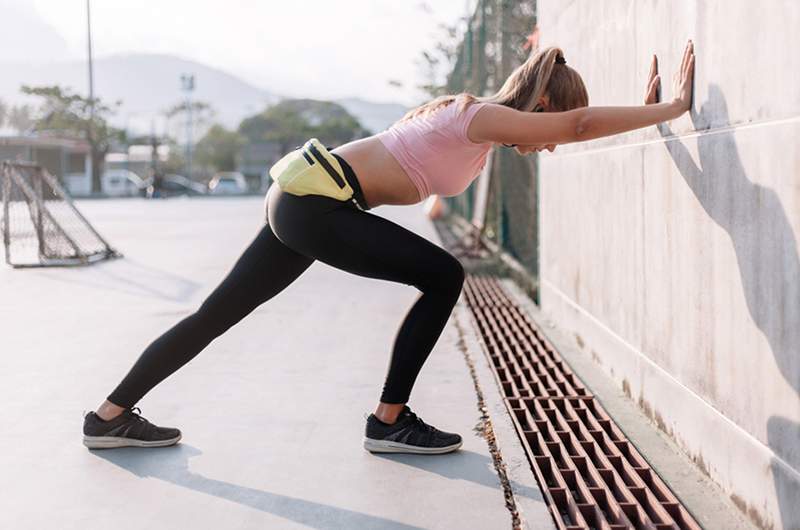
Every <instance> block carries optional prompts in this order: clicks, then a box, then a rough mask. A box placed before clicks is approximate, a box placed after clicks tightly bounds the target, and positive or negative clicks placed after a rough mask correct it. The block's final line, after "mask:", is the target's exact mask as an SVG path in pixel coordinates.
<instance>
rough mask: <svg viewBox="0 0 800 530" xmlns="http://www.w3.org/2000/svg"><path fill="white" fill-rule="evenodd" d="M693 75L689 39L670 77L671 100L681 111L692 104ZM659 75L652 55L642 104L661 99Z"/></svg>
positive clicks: (655, 60)
mask: <svg viewBox="0 0 800 530" xmlns="http://www.w3.org/2000/svg"><path fill="white" fill-rule="evenodd" d="M693 77H694V43H693V42H692V41H691V40H689V42H688V43H687V44H686V49H685V50H684V51H683V59H682V60H681V66H680V68H679V69H678V71H677V72H675V75H674V76H673V77H672V92H673V94H674V97H673V100H674V101H675V103H677V104H678V106H679V108H680V111H681V113H683V112H686V111H687V110H689V109H690V108H691V106H692V78H693ZM660 90H661V76H660V75H659V74H658V58H657V57H656V56H655V55H653V60H652V61H651V62H650V74H649V75H648V76H647V88H646V89H645V93H644V104H645V105H652V104H653V103H658V102H659V101H661V97H660Z"/></svg>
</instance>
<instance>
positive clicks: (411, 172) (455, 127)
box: [376, 101, 494, 200]
mask: <svg viewBox="0 0 800 530" xmlns="http://www.w3.org/2000/svg"><path fill="white" fill-rule="evenodd" d="M486 105H488V103H473V104H471V105H469V106H468V107H467V108H466V109H465V110H464V111H463V112H461V114H458V115H457V108H458V102H456V101H454V102H452V103H450V104H449V105H447V106H446V107H443V108H439V109H436V110H435V111H433V112H432V113H430V114H428V115H427V116H417V117H416V118H413V119H411V120H408V121H404V122H402V123H396V124H394V125H392V126H391V127H389V128H388V129H386V130H385V131H383V132H380V133H378V134H377V135H376V136H377V137H378V138H379V139H380V141H381V143H382V144H383V145H384V146H386V149H388V150H389V152H390V153H392V156H394V157H395V158H396V159H397V162H399V163H400V165H401V166H402V167H403V169H404V170H405V171H406V173H408V176H409V178H410V179H411V181H412V182H413V183H414V185H415V186H416V187H417V191H418V192H419V198H420V200H424V199H426V198H427V197H428V196H429V195H432V194H438V195H442V196H444V197H452V196H454V195H458V194H459V193H461V192H462V191H464V190H465V189H467V186H469V184H470V182H472V181H473V180H474V179H475V177H477V176H478V174H479V173H480V172H481V170H482V169H483V166H484V164H485V163H486V155H487V154H488V153H489V150H490V149H491V148H492V145H494V144H493V142H482V143H475V142H473V141H472V140H470V139H469V138H467V127H468V126H469V123H470V121H471V120H472V118H473V116H475V114H477V112H478V111H479V110H480V109H481V108H483V107H484V106H486Z"/></svg>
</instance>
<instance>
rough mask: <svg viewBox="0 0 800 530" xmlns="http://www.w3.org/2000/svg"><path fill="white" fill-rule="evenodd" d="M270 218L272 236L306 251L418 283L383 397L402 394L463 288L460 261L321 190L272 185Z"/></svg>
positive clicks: (349, 267) (398, 400)
mask: <svg viewBox="0 0 800 530" xmlns="http://www.w3.org/2000/svg"><path fill="white" fill-rule="evenodd" d="M269 220H270V224H271V225H272V227H273V229H274V230H275V233H276V234H277V236H278V237H279V238H280V239H281V240H282V241H284V242H285V243H286V244H287V245H288V246H290V247H292V248H294V249H295V250H297V251H298V252H301V253H302V254H304V255H308V256H314V258H316V259H318V260H320V261H322V262H325V263H327V264H329V265H332V266H334V267H337V268H339V269H342V270H345V271H347V272H351V273H353V274H358V275H360V276H366V277H369V278H378V279H383V280H389V281H394V282H400V283H405V284H408V285H413V286H414V287H416V288H417V289H419V290H420V291H421V293H420V295H419V296H418V298H417V300H416V301H415V302H414V304H413V305H412V307H411V308H410V310H409V311H408V313H407V314H406V317H405V319H404V320H403V323H402V324H401V325H400V328H399V330H398V332H397V336H396V339H395V342H394V347H393V350H392V358H391V362H390V364H389V370H388V373H387V376H386V381H385V384H384V387H383V392H382V394H381V398H380V400H381V402H383V403H386V404H402V403H405V402H407V401H408V398H409V394H410V393H411V388H412V387H413V385H414V381H415V380H416V377H417V375H418V374H419V371H420V369H421V368H422V365H423V363H424V362H425V360H426V359H427V357H428V355H429V354H430V352H431V350H432V349H433V346H434V344H435V343H436V341H437V339H438V338H439V335H440V334H441V332H442V329H443V328H444V326H445V324H446V322H447V320H448V318H449V316H450V313H451V311H452V309H453V306H454V305H455V303H456V300H458V297H459V295H460V293H461V287H462V284H463V282H464V269H463V267H462V265H461V263H460V262H459V261H458V259H456V258H455V257H454V256H452V255H451V254H450V253H448V252H447V251H446V250H444V249H443V248H441V247H439V246H437V245H435V244H434V243H431V242H430V241H428V240H427V239H425V238H423V237H421V236H419V235H417V234H415V233H413V232H411V231H409V230H407V229H405V228H403V227H402V226H400V225H398V224H396V223H393V222H391V221H389V220H387V219H384V218H383V217H379V216H377V215H374V214H372V213H369V212H364V211H360V210H358V209H356V208H354V207H350V206H349V205H347V204H345V205H343V203H340V202H339V201H335V200H333V199H328V198H326V197H311V196H304V197H297V196H293V195H290V194H286V193H282V192H281V193H276V194H274V195H273V196H272V197H271V201H270V203H269ZM399 408H401V407H398V410H399Z"/></svg>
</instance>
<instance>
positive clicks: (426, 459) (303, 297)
mask: <svg viewBox="0 0 800 530" xmlns="http://www.w3.org/2000/svg"><path fill="white" fill-rule="evenodd" d="M78 205H79V208H81V209H82V211H83V212H84V213H85V214H86V215H87V217H88V218H89V219H90V220H92V222H93V223H94V225H95V226H96V228H97V229H98V230H99V231H100V232H101V233H102V234H103V235H104V236H106V237H107V238H108V239H109V241H110V242H111V243H112V245H114V246H115V247H117V248H118V249H119V250H120V251H121V252H122V253H123V254H124V255H125V258H124V259H120V260H115V261H111V262H104V263H101V264H97V265H93V266H91V267H85V268H60V269H52V268H51V269H38V270H12V269H9V268H4V267H0V285H2V287H1V288H0V289H2V304H1V305H0V352H1V353H0V373H1V374H2V377H3V384H2V385H0V418H2V425H3V434H4V435H3V437H2V439H0V491H2V495H0V528H15V529H39V528H46V527H57V528H60V529H65V530H66V529H72V528H76V529H77V528H80V529H82V530H84V529H92V528H116V529H126V528H158V529H164V528H176V529H177V528H181V529H183V528H226V529H227V528H237V529H239V528H241V529H244V528H259V529H263V528H277V529H287V530H288V529H299V528H317V529H368V528H374V529H412V528H426V529H428V528H431V529H434V528H437V529H455V528H458V529H481V530H485V529H504V528H510V527H511V516H510V513H509V510H508V509H507V508H506V506H505V499H504V492H503V488H502V487H501V484H500V480H499V479H498V474H497V472H496V471H495V467H494V465H493V461H492V457H491V455H490V452H489V448H488V446H487V442H486V441H485V440H484V438H482V437H480V436H479V435H478V434H477V433H476V432H475V431H474V430H473V429H474V427H475V426H476V424H478V422H479V419H480V411H479V410H478V406H477V396H476V389H475V385H474V382H473V379H472V376H471V375H470V370H469V369H468V366H467V363H466V362H465V352H464V351H463V345H464V344H465V342H464V341H463V340H461V341H460V342H459V330H458V329H456V325H455V323H454V320H455V318H456V317H455V316H454V317H453V319H451V322H450V323H449V324H448V326H447V328H446V329H445V332H444V333H443V335H442V337H441V338H440V339H439V342H438V343H437V344H436V347H435V348H434V350H433V352H432V354H431V356H430V358H429V359H428V362H427V363H426V365H425V367H424V368H423V371H422V373H421V374H420V376H419V378H418V380H417V384H416V387H415V389H414V392H413V393H412V396H411V401H410V405H411V406H412V408H413V409H414V410H415V411H417V412H418V413H419V414H420V416H421V417H422V418H423V419H425V420H426V421H427V422H429V423H432V424H434V425H436V426H438V427H440V428H442V429H444V430H449V431H456V432H459V433H461V434H462V436H463V437H464V445H463V446H462V448H461V450H460V451H457V452H455V453H451V454H447V455H439V456H429V455H426V456H417V455H391V456H378V455H373V454H370V453H368V452H366V451H365V450H364V449H363V447H362V436H363V431H364V422H365V419H364V416H365V414H367V413H369V412H371V411H373V410H374V407H375V405H376V403H377V399H378V396H379V395H380V391H381V388H382V384H383V379H384V376H385V373H386V370H387V367H388V362H389V356H390V353H391V345H392V342H393V338H394V334H395V331H396V330H397V328H398V326H399V324H400V322H401V320H402V318H403V317H404V315H405V313H406V311H407V310H408V308H409V307H410V306H411V304H412V302H413V301H414V299H415V297H416V296H417V291H416V289H413V288H411V287H409V286H407V285H401V284H393V283H390V282H384V281H379V280H373V279H368V278H362V277H358V276H355V275H352V274H348V273H345V272H342V271H339V270H336V269H333V268H331V267H329V266H327V265H324V264H322V263H319V262H317V263H315V264H314V265H312V267H311V268H310V269H309V270H308V271H307V272H306V273H305V274H304V275H303V276H301V277H300V279H299V280H298V281H297V282H295V283H294V284H293V285H291V286H290V287H289V288H288V289H287V290H285V291H284V292H282V293H281V294H279V295H278V296H277V297H276V298H274V299H273V300H271V301H270V302H268V303H267V304H265V305H264V306H262V307H260V308H259V309H257V310H256V311H255V312H254V313H253V314H251V315H250V316H249V317H248V318H246V319H245V320H244V321H242V322H241V323H240V324H238V325H237V326H235V327H234V328H232V329H231V330H230V331H229V332H228V333H226V334H225V335H223V336H222V337H220V338H219V339H217V340H216V341H215V342H213V343H212V344H211V345H210V346H209V347H208V348H207V349H206V350H205V351H204V352H203V353H201V354H200V355H199V356H198V357H197V358H195V359H194V360H193V361H192V362H190V363H189V364H188V365H187V366H185V367H184V368H183V369H181V370H179V371H178V372H177V373H176V374H174V375H173V376H171V377H170V378H168V379H167V380H166V381H164V382H163V383H161V385H159V386H157V387H156V388H155V389H154V390H152V391H151V392H150V393H149V394H148V395H147V396H145V398H144V399H143V400H142V401H141V402H140V403H139V406H140V407H141V409H142V411H143V415H144V416H145V417H147V418H148V419H151V420H152V421H154V422H155V423H157V424H162V425H166V426H177V427H179V428H181V429H182V431H183V433H184V438H183V440H182V442H181V443H180V444H179V445H177V446H175V447H173V448H166V449H114V450H105V451H89V450H87V449H86V448H85V447H84V446H83V445H82V444H81V426H82V421H83V419H82V413H83V411H84V410H92V409H94V408H95V407H96V406H97V405H98V404H99V403H100V402H101V401H102V400H103V398H104V397H105V396H106V395H107V394H108V393H109V392H110V391H111V390H112V389H113V388H114V386H115V385H116V384H117V382H118V381H119V380H120V379H121V378H122V376H123V375H124V374H125V373H126V372H127V370H128V369H129V367H130V366H131V364H132V363H133V361H134V360H135V359H136V358H137V357H138V355H139V354H140V352H141V351H142V349H143V348H144V347H146V346H147V344H148V343H149V342H150V341H151V340H153V339H154V338H156V337H157V336H158V335H159V334H160V333H162V332H163V331H164V330H166V329H167V328H168V327H170V326H171V325H173V324H174V323H175V322H177V321H178V320H179V319H181V318H182V317H184V316H185V315H187V314H189V313H190V312H192V311H193V310H194V309H195V308H196V307H197V306H198V305H199V304H200V303H201V302H202V300H203V299H204V298H205V296H206V295H207V294H208V293H209V292H210V291H211V290H212V289H213V288H214V287H215V286H216V284H217V283H218V282H219V280H220V279H221V278H222V277H223V276H224V274H225V273H226V272H227V271H228V269H229V268H230V267H231V266H232V264H233V262H234V260H235V258H236V257H237V256H238V255H239V253H240V252H241V251H242V250H243V248H244V247H245V246H246V245H247V244H248V243H249V241H250V240H251V238H252V237H254V236H255V234H256V232H257V230H258V229H259V227H260V224H261V219H262V204H261V200H260V199H259V198H245V199H217V200H212V199H198V200H194V199H192V200H187V199H176V200H169V201H144V200H139V199H133V200H106V201H84V202H80V203H79V204H78ZM373 212H374V213H376V214H378V215H382V216H385V217H388V218H390V219H392V220H394V221H396V222H398V223H400V224H402V225H404V226H406V227H408V228H410V229H412V230H414V231H415V232H417V233H420V234H421V235H423V236H424V237H427V238H429V239H431V240H432V241H437V242H438V239H437V236H436V233H435V232H434V229H433V227H432V225H431V224H430V223H429V221H427V219H426V218H425V216H424V214H423V211H422V208H421V205H420V206H415V207H403V208H399V207H388V206H384V207H381V208H378V209H376V210H374V211H373ZM264 273H265V274H269V270H265V271H264ZM463 303H464V301H463V298H462V301H461V302H460V304H463ZM460 311H461V314H464V311H463V307H461V308H460ZM312 323H313V325H315V326H323V327H324V331H322V332H312V331H309V326H310V325H311V324H312ZM467 343H469V344H474V341H467ZM459 344H460V346H459ZM468 355H471V356H472V358H473V360H476V361H479V362H480V363H485V358H484V357H483V355H482V353H480V352H475V351H473V352H472V353H471V354H468ZM480 372H481V373H483V374H484V377H488V376H486V375H485V374H486V373H488V372H486V366H485V364H481V369H480ZM482 390H483V394H484V396H488V398H489V399H488V401H490V402H491V403H494V404H495V405H496V404H497V403H499V402H500V401H499V399H500V398H499V394H498V393H497V392H498V391H497V387H496V385H494V384H483V388H482ZM494 410H498V411H501V409H500V408H499V407H497V406H495V407H494ZM501 412H502V411H501ZM501 423H502V418H500V420H499V421H498V422H497V424H498V426H497V427H496V430H497V429H502V426H501ZM498 438H499V439H503V440H506V441H509V442H510V443H513V439H514V437H513V436H511V435H510V434H509V433H508V431H505V432H503V433H501V436H498ZM510 450H511V451H514V452H515V454H517V455H519V454H520V453H519V447H513V448H510ZM510 476H511V479H512V486H513V487H514V490H515V492H516V493H517V494H519V492H523V495H526V496H527V497H528V498H527V499H522V502H521V504H527V505H534V506H535V507H537V508H536V509H539V510H540V512H539V515H541V514H542V513H545V512H544V511H541V510H544V508H543V504H542V503H541V496H540V493H539V491H538V489H537V488H536V487H535V483H534V485H533V486H532V487H531V486H530V484H522V485H521V484H515V483H514V482H513V480H514V478H513V475H510ZM550 524H552V523H550ZM545 526H549V525H545Z"/></svg>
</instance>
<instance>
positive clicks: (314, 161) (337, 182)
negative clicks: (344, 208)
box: [269, 138, 361, 209]
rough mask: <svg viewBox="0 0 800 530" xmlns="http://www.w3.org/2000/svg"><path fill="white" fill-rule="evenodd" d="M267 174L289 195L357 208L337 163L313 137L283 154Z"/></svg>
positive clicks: (352, 192)
mask: <svg viewBox="0 0 800 530" xmlns="http://www.w3.org/2000/svg"><path fill="white" fill-rule="evenodd" d="M269 174H270V176H271V177H272V178H273V180H274V181H275V182H277V183H278V187H279V188H280V189H281V190H282V191H285V192H287V193H291V194H292V195H322V196H324V197H331V198H332V199H336V200H339V201H347V200H352V201H353V202H354V203H355V204H356V206H358V207H359V209H361V206H360V205H359V204H358V201H356V200H355V198H354V197H353V194H354V191H353V188H352V187H351V186H350V184H349V183H348V182H347V179H345V177H344V170H343V169H342V166H341V165H340V164H339V161H338V160H336V157H334V156H333V155H332V154H331V153H330V152H329V151H328V149H327V148H326V147H325V146H324V145H322V143H321V142H320V141H319V140H317V139H316V138H311V139H310V140H308V141H307V142H306V143H305V144H303V146H302V147H298V148H297V149H295V150H294V151H291V152H290V153H287V154H286V155H284V156H283V158H281V159H280V160H278V161H277V162H276V163H275V164H274V165H273V166H272V167H271V168H270V169H269Z"/></svg>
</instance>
